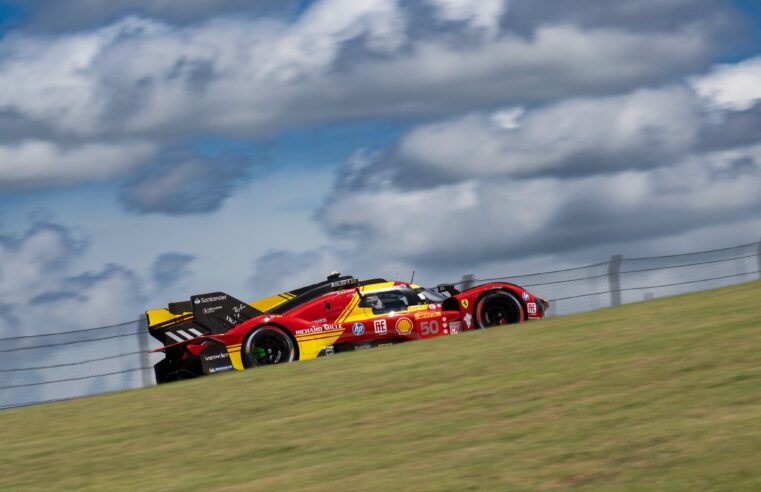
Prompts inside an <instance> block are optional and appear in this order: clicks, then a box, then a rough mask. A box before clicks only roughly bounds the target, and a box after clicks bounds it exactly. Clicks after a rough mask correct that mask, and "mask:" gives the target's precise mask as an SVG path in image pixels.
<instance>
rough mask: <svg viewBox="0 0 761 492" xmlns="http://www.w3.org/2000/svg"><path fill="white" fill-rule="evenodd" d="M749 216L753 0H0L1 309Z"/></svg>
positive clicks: (759, 97)
mask: <svg viewBox="0 0 761 492" xmlns="http://www.w3.org/2000/svg"><path fill="white" fill-rule="evenodd" d="M759 238H761V5H760V4H759V3H758V2H757V1H756V0H737V1H730V0H630V1H627V2H599V1H596V0H566V1H563V2H557V1H556V0H405V1H392V0H366V1H362V2H357V1H355V0H314V1H303V0H302V1H289V0H285V1H283V0H271V1H270V0H263V1H258V2H248V1H243V0H163V1H161V2H156V1H153V0H152V1H148V0H111V1H105V0H70V1H68V2H56V1H52V0H25V1H20V0H18V1H10V0H6V1H0V336H7V335H9V334H33V333H36V332H49V331H51V328H50V325H51V324H55V326H56V328H57V330H61V329H69V328H70V329H75V328H87V327H91V326H99V325H103V324H110V323H115V322H121V321H127V320H132V319H136V318H137V317H139V315H140V313H141V312H143V311H144V310H145V309H146V308H155V307H160V306H162V305H165V304H166V303H167V302H170V301H177V300H182V299H185V298H187V297H188V296H189V295H191V294H196V293H201V292H211V291H217V290H223V291H227V292H229V293H230V294H232V295H234V296H236V297H240V298H244V299H251V300H253V299H255V298H257V297H259V296H264V295H268V294H272V293H274V292H279V291H281V290H286V289H291V288H295V287H298V286H300V285H304V284H307V283H312V282H315V281H319V280H320V279H322V278H323V277H324V276H325V275H327V274H329V273H330V272H331V271H334V270H336V271H341V272H343V273H346V274H349V273H351V274H355V275H358V276H361V277H387V278H395V279H400V280H406V279H408V278H409V277H410V275H411V274H412V271H413V270H414V271H415V272H416V273H415V279H416V280H417V281H419V282H421V283H424V284H429V285H432V284H435V283H438V282H445V281H454V280H457V279H459V278H460V276H461V275H462V274H465V273H474V274H476V275H480V276H487V277H494V276H502V275H509V274H524V273H531V272H534V271H546V270H552V269H555V268H564V267H570V266H577V265H584V264H590V263H596V262H599V261H605V259H607V258H608V257H609V256H610V255H612V254H623V255H624V256H626V255H630V256H647V255H658V254H672V253H680V252H685V251H700V250H705V249H711V248H721V247H726V246H733V245H736V244H743V243H749V242H753V241H757V240H759Z"/></svg>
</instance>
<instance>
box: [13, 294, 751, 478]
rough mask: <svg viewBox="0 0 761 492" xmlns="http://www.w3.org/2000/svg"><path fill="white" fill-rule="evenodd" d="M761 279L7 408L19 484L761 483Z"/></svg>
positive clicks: (15, 469)
mask: <svg viewBox="0 0 761 492" xmlns="http://www.w3.org/2000/svg"><path fill="white" fill-rule="evenodd" d="M760 300H761V283H760V282H754V283H749V284H744V285H740V286H735V287H730V288H725V289H721V290H716V291H711V292H703V293H697V294H691V295H685V296H679V297H673V298H665V299H659V300H655V301H650V302H646V303H640V304H633V305H627V306H623V307H619V308H615V309H604V310H601V311H598V312H594V313H586V314H580V315H575V316H569V317H563V318H555V319H550V320H546V321H542V322H532V323H527V324H523V325H520V326H516V327H511V328H500V329H493V330H487V331H480V332H475V333H469V334H462V335H457V336H453V337H447V338H441V339H437V340H432V341H427V342H417V343H410V344H405V345H401V346H395V347H390V348H380V349H374V350H369V351H364V352H355V353H351V354H345V355H339V356H335V357H332V358H326V359H319V360H316V361H310V362H302V363H297V364H291V365H289V366H282V367H272V368H265V369H261V370H254V371H247V372H245V373H235V374H222V375H218V376H214V377H207V378H201V379H198V380H194V381H190V382H185V383H178V384H171V385H165V386H161V387H153V388H146V389H141V390H135V391H127V392H123V393H116V394H110V395H103V396H99V397H93V398H87V399H82V400H77V401H69V402H61V403H56V404H50V405H43V406H38V407H31V408H24V409H18V410H12V411H6V412H1V413H0V428H1V429H2V437H0V490H15V489H32V488H35V489H36V488H43V489H56V490H60V489H101V490H115V489H138V488H140V489H144V490H172V489H182V490H202V489H214V490H229V491H234V490H265V489H275V490H303V489H310V490H331V491H335V490H379V489H389V490H415V491H417V490H453V491H455V490H456V491H462V490H515V491H521V490H554V489H569V488H574V489H580V490H592V489H594V490H685V491H687V490H689V491H693V490H730V491H738V490H754V491H755V490H761V464H760V463H761V302H760Z"/></svg>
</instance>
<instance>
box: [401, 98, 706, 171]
mask: <svg viewBox="0 0 761 492" xmlns="http://www.w3.org/2000/svg"><path fill="white" fill-rule="evenodd" d="M699 124H700V119H699V115H698V113H697V108H696V103H695V101H694V98H693V96H692V93H691V92H690V91H689V90H687V89H684V88H681V87H671V88H665V89H659V90H643V91H637V92H634V93H632V94H628V95H625V96H616V97H608V98H597V99H591V98H584V99H573V100H568V101H564V102H561V103H558V104H554V105H550V106H547V107H543V108H539V109H535V110H533V111H530V112H525V113H524V112H523V111H522V110H513V111H511V112H507V113H506V112H504V111H502V110H500V111H497V112H495V113H486V114H484V113H478V114H473V115H468V116H465V117H461V118H459V119H455V120H451V121H445V122H442V123H434V124H429V125H424V126H421V127H418V128H416V129H414V130H413V131H411V132H410V133H409V134H407V135H406V136H405V137H404V138H403V139H402V141H401V143H400V148H399V158H400V159H402V160H403V161H404V162H405V163H406V166H407V168H406V170H407V173H422V172H424V173H431V174H432V175H434V176H441V177H444V178H449V179H465V178H468V177H473V176H498V175H511V176H530V175H536V174H547V173H549V172H552V173H554V174H555V175H563V174H568V175H572V174H590V173H599V172H603V173H604V172H616V171H619V170H621V169H626V168H631V167H634V168H641V167H649V166H659V165H667V164H669V159H670V158H674V157H679V156H681V155H683V154H684V153H685V152H687V151H689V150H690V149H691V148H692V146H693V145H694V143H695V141H696V138H697V133H698V128H699Z"/></svg>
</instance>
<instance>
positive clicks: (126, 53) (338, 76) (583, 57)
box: [0, 0, 709, 138]
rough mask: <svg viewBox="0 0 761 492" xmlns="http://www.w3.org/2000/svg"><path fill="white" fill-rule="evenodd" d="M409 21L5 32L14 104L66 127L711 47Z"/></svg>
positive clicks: (583, 84)
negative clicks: (438, 27)
mask: <svg viewBox="0 0 761 492" xmlns="http://www.w3.org/2000/svg"><path fill="white" fill-rule="evenodd" d="M406 23H407V19H406V15H405V11H404V10H403V9H402V8H400V7H398V6H397V5H396V4H395V3H394V2H382V1H373V2H354V1H350V0H323V1H322V2H318V3H316V4H315V5H313V6H312V7H311V8H310V9H309V10H308V11H307V12H306V13H305V14H304V15H303V16H302V17H301V18H299V19H298V20H297V21H296V22H295V23H292V24H288V23H286V22H284V21H277V20H249V19H213V20H210V21H208V22H205V23H203V24H198V25H194V26H184V27H173V26H170V25H167V24H163V23H160V22H156V21H150V20H146V19H139V18H128V19H125V20H122V21H120V22H118V23H115V24H112V25H110V26H108V27H105V28H101V29H97V30H94V31H89V32H85V33H77V34H62V35H58V36H33V35H27V34H24V33H21V32H18V33H14V34H11V35H9V36H7V37H6V38H4V39H3V40H2V41H1V42H0V52H2V53H3V54H4V55H3V56H0V106H2V107H3V108H5V109H6V110H7V111H11V112H14V113H17V114H18V115H19V116H20V117H23V118H25V119H28V120H30V121H32V122H36V123H37V124H39V125H43V126H48V127H52V129H53V130H54V131H55V132H56V133H57V134H60V135H71V134H74V135H78V136H84V137H93V138H99V137H100V136H102V135H111V134H115V133H116V134H119V135H122V136H123V135H124V134H125V132H128V133H130V134H132V135H138V136H139V137H140V138H145V137H146V136H151V137H154V138H155V137H162V136H166V135H175V136H183V135H192V134H196V133H197V132H199V131H226V132H233V133H238V134H247V135H260V134H266V133H272V132H275V131H277V130H279V129H281V128H283V127H287V126H294V125H301V124H308V123H315V122H324V121H335V120H340V119H346V118H355V117H372V116H382V115H392V114H397V115H398V114H430V113H442V112H449V111H452V110H457V109H459V108H462V107H467V106H472V105H474V104H476V105H483V104H487V103H491V104H500V105H505V104H511V103H513V102H525V101H526V100H542V99H547V98H550V99H554V98H558V97H562V96H565V95H569V94H577V93H587V92H598V91H610V90H616V89H619V88H622V87H631V86H633V85H636V84H638V83H641V82H643V81H652V80H658V79H662V78H664V77H668V76H670V75H672V74H674V73H681V72H683V71H684V70H691V69H692V68H694V67H696V66H698V65H699V64H701V63H702V58H703V56H704V54H705V53H706V52H707V50H708V49H709V46H708V40H707V39H705V38H704V37H703V36H702V35H701V34H700V33H698V32H695V31H675V32H669V33H652V34H649V35H641V34H635V33H631V32H627V31H623V30H615V29H596V30H582V29H580V28H578V27H574V26H562V25H556V26H545V27H542V28H540V29H538V30H537V32H536V33H535V35H534V36H533V37H532V38H530V39H526V38H523V37H519V36H515V35H509V34H508V35H504V36H500V37H496V38H494V39H490V40H484V41H482V42H480V43H477V44H471V45H467V46H453V45H452V44H451V43H449V42H448V41H447V40H446V39H445V38H442V39H437V37H436V36H435V35H430V36H427V37H424V38H422V39H416V40H410V39H408V34H407V33H408V29H407V28H406ZM347 48H348V49H347ZM357 50H360V51H361V52H362V53H365V54H366V52H367V51H368V50H369V52H371V53H373V54H374V55H375V56H364V55H363V56H357V55H356V53H357ZM363 50H364V51H363ZM352 53H354V54H353V55H352Z"/></svg>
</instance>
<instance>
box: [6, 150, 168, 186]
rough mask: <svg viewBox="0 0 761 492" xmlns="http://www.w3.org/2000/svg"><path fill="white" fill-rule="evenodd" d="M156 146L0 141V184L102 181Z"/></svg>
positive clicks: (136, 163)
mask: <svg viewBox="0 0 761 492" xmlns="http://www.w3.org/2000/svg"><path fill="white" fill-rule="evenodd" d="M155 150H156V148H155V146H154V145H153V144H151V143H148V142H124V143H116V144H110V143H87V144H83V145H72V146H69V145H65V144H59V143H56V142H51V141H43V140H23V141H19V142H16V143H9V144H6V145H0V188H6V189H19V188H31V187H38V186H45V185H52V184H54V185H67V184H72V183H79V182H87V181H104V180H108V179H113V178H115V177H117V176H120V175H123V174H125V173H126V172H128V171H130V170H132V169H134V168H136V167H137V166H139V165H140V164H142V163H143V162H144V161H145V159H147V158H148V157H150V156H151V155H152V154H153V152H154V151H155Z"/></svg>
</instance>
